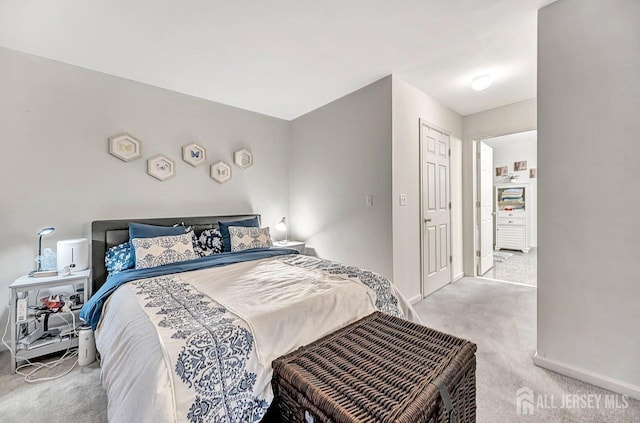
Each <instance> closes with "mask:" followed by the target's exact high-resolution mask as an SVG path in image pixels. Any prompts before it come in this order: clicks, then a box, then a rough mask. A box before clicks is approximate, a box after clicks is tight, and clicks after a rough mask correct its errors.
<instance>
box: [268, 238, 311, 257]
mask: <svg viewBox="0 0 640 423" xmlns="http://www.w3.org/2000/svg"><path fill="white" fill-rule="evenodd" d="M273 246H274V247H275V248H291V249H292V250H296V251H298V252H299V253H300V254H304V247H305V242H304V241H291V240H289V241H287V242H282V241H275V242H274V243H273Z"/></svg>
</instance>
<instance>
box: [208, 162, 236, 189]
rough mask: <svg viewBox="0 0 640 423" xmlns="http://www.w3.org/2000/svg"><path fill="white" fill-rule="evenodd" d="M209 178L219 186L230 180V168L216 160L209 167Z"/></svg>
mask: <svg viewBox="0 0 640 423" xmlns="http://www.w3.org/2000/svg"><path fill="white" fill-rule="evenodd" d="M211 178H213V180H214V181H216V182H218V183H219V184H222V183H224V182H226V181H228V180H229V179H231V166H229V165H228V164H226V163H225V162H223V161H222V160H218V161H217V162H215V163H214V164H212V165H211Z"/></svg>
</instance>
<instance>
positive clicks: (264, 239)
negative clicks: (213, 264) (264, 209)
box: [229, 226, 273, 253]
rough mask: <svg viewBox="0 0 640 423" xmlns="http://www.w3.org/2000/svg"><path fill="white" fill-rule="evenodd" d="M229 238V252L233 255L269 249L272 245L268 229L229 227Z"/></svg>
mask: <svg viewBox="0 0 640 423" xmlns="http://www.w3.org/2000/svg"><path fill="white" fill-rule="evenodd" d="M229 236H230V240H231V251H232V252H234V253H236V252H238V251H244V250H254V249H256V248H271V246H272V245H273V242H272V241H271V235H270V234H269V228H253V227H244V226H229Z"/></svg>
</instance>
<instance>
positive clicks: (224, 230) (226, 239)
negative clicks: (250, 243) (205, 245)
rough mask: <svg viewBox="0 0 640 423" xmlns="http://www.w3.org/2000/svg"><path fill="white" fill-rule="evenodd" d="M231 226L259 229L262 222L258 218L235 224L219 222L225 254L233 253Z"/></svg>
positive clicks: (239, 221)
mask: <svg viewBox="0 0 640 423" xmlns="http://www.w3.org/2000/svg"><path fill="white" fill-rule="evenodd" d="M229 226H243V227H252V228H259V227H260V221H259V220H258V217H257V216H256V217H252V218H251V219H244V220H236V221H235V222H218V227H219V228H220V233H221V234H222V248H223V249H224V251H225V252H228V251H231V239H230V236H229Z"/></svg>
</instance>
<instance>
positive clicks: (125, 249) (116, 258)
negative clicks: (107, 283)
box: [104, 242, 136, 276]
mask: <svg viewBox="0 0 640 423" xmlns="http://www.w3.org/2000/svg"><path fill="white" fill-rule="evenodd" d="M104 264H105V265H106V266H107V273H108V274H109V276H111V275H115V274H116V273H119V272H122V271H123V270H128V269H133V268H134V267H135V266H136V261H135V257H134V256H133V254H131V243H129V242H125V243H123V244H120V245H116V246H114V247H111V248H109V249H108V250H107V254H105V256H104Z"/></svg>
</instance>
